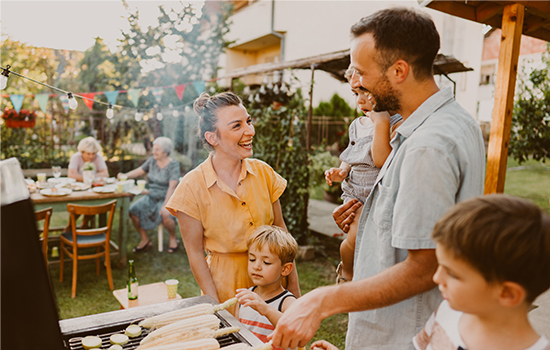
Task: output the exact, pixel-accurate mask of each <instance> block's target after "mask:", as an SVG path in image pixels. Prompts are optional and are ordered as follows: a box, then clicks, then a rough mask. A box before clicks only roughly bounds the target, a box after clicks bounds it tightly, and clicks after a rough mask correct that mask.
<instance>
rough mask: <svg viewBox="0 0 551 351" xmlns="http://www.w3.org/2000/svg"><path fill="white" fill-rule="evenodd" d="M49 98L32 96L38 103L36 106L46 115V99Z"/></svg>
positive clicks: (37, 95) (47, 95)
mask: <svg viewBox="0 0 551 351" xmlns="http://www.w3.org/2000/svg"><path fill="white" fill-rule="evenodd" d="M49 97H50V94H36V95H35V96H34V98H35V99H36V101H38V106H40V109H41V110H42V112H44V113H46V108H48V98H49Z"/></svg>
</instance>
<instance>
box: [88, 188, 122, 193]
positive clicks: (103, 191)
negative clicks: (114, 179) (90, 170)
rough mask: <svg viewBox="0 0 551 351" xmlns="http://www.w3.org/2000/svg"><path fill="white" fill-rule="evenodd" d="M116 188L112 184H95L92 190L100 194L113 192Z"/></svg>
mask: <svg viewBox="0 0 551 351" xmlns="http://www.w3.org/2000/svg"><path fill="white" fill-rule="evenodd" d="M115 190H117V187H114V186H97V187H95V188H92V191H94V192H96V193H100V194H108V193H114V192H115Z"/></svg>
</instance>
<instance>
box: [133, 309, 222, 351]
mask: <svg viewBox="0 0 551 351" xmlns="http://www.w3.org/2000/svg"><path fill="white" fill-rule="evenodd" d="M218 328H220V320H219V319H218V317H216V316H215V315H213V314H207V315H204V316H198V317H193V318H187V319H184V320H181V321H179V322H175V323H171V324H169V325H165V326H164V327H161V328H159V329H156V330H154V331H152V332H151V333H149V335H147V336H146V337H145V338H143V339H142V341H140V345H144V344H146V343H148V342H151V341H154V340H156V339H159V338H167V337H169V336H172V335H174V334H178V335H182V336H186V335H190V336H191V335H194V334H195V333H197V332H198V331H199V330H201V329H210V330H217V329H218Z"/></svg>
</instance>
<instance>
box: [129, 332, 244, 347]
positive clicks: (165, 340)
mask: <svg viewBox="0 0 551 351" xmlns="http://www.w3.org/2000/svg"><path fill="white" fill-rule="evenodd" d="M238 331H239V327H229V328H222V329H219V330H212V329H208V328H202V329H199V330H196V331H193V332H192V333H175V334H171V335H170V336H167V337H161V338H157V339H155V340H152V341H150V342H146V343H144V344H141V343H140V346H139V347H138V348H137V349H138V350H146V349H151V348H156V347H161V346H165V345H171V344H175V343H180V342H187V341H192V340H198V339H206V338H217V337H219V336H222V335H228V334H231V333H237V332H238Z"/></svg>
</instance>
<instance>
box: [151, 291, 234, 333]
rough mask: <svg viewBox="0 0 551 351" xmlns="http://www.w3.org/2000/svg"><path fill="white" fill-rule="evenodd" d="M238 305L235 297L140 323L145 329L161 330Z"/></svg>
mask: <svg viewBox="0 0 551 351" xmlns="http://www.w3.org/2000/svg"><path fill="white" fill-rule="evenodd" d="M236 303H237V298H235V297H233V298H231V299H229V300H227V301H226V302H224V303H222V304H219V305H211V304H208V303H202V304H199V305H195V306H191V307H186V308H182V309H180V310H176V311H172V312H167V313H163V314H160V315H158V316H153V317H149V318H146V319H144V320H143V321H141V322H140V326H141V327H144V328H160V327H163V326H165V325H167V324H170V323H174V322H178V321H181V320H183V319H186V318H192V317H197V316H202V315H206V314H214V313H215V312H218V311H221V310H224V309H226V308H228V307H231V306H233V305H235V304H236Z"/></svg>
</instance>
